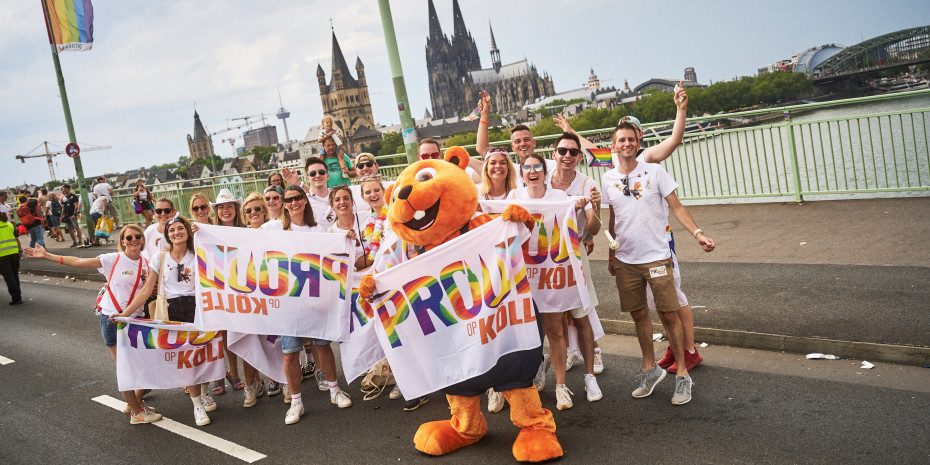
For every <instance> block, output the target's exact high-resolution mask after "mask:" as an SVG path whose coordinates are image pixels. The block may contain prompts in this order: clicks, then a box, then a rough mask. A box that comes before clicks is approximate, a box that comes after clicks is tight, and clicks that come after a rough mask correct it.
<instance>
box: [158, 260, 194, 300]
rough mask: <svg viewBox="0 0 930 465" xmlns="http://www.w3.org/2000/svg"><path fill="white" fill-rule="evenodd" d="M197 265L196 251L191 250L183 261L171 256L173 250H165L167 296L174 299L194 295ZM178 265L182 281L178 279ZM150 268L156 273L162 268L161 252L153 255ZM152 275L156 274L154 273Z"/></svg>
mask: <svg viewBox="0 0 930 465" xmlns="http://www.w3.org/2000/svg"><path fill="white" fill-rule="evenodd" d="M196 266H197V258H196V257H194V252H191V251H190V250H188V251H187V254H185V255H184V258H182V259H181V262H180V263H178V262H175V261H174V259H173V258H171V252H165V269H164V270H163V271H164V273H165V276H164V278H162V279H163V280H164V282H165V291H164V292H165V298H166V299H173V298H175V297H181V296H184V295H194V293H195V289H194V267H196ZM178 267H181V275H180V276H181V281H178ZM149 268H151V269H152V271H154V272H155V273H158V272H159V271H160V270H161V253H160V252H159V253H157V254H155V255H153V256H152V259H151V260H150V261H149ZM152 276H155V275H154V274H153V275H152Z"/></svg>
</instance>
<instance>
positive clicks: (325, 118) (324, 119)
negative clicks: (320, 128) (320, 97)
mask: <svg viewBox="0 0 930 465" xmlns="http://www.w3.org/2000/svg"><path fill="white" fill-rule="evenodd" d="M327 121H329V122H330V123H332V124H336V122H335V121H333V117H332V116H329V115H326V116H324V117H323V119H321V120H320V124H326V122H327Z"/></svg>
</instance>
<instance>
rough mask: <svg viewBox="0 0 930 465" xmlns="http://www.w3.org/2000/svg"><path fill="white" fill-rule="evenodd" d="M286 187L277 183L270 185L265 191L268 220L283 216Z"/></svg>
mask: <svg viewBox="0 0 930 465" xmlns="http://www.w3.org/2000/svg"><path fill="white" fill-rule="evenodd" d="M283 196H284V188H283V187H281V186H277V185H272V186H268V187H266V188H265V191H264V200H265V206H266V207H268V220H276V219H278V218H281V211H282V210H283V207H284V203H283V202H281V200H282V199H283V198H284V197H283Z"/></svg>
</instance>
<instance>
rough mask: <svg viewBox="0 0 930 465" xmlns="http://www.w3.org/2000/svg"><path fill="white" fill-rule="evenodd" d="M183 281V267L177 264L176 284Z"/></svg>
mask: <svg viewBox="0 0 930 465" xmlns="http://www.w3.org/2000/svg"><path fill="white" fill-rule="evenodd" d="M183 281H184V265H182V264H180V263H178V282H179V283H180V282H183Z"/></svg>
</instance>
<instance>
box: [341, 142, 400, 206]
mask: <svg viewBox="0 0 930 465" xmlns="http://www.w3.org/2000/svg"><path fill="white" fill-rule="evenodd" d="M379 168H380V167H379V166H378V161H377V160H375V156H374V155H372V154H370V153H368V152H363V153H360V154H358V156H357V157H355V173H356V174H357V175H358V179H359V181H361V180H363V179H365V178H371V177H379V178H380V176H381V175H380V173H379V172H378V169H379ZM391 184H394V181H387V180H381V185H382V186H384V188H385V189H387V188H388V186H390V185H391ZM349 190H350V191H352V201H353V204H354V205H355V211H356V212H364V211H368V209H369V208H370V206H369V205H368V202H366V201H365V199H363V198H362V186H361V185H359V184H353V185H351V186H349Z"/></svg>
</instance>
